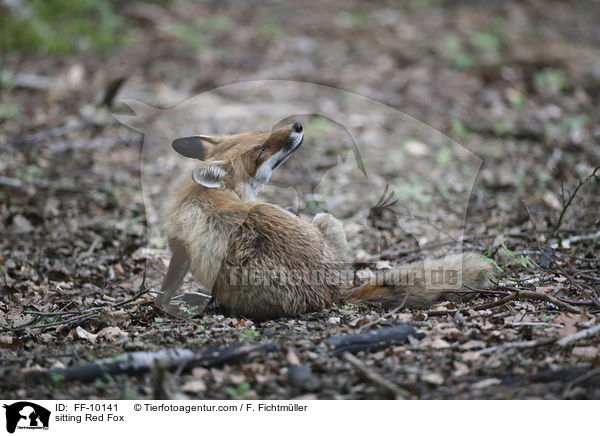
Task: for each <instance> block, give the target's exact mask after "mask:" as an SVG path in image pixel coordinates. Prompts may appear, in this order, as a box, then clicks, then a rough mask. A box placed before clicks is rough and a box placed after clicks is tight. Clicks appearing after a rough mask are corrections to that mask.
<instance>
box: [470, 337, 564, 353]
mask: <svg viewBox="0 0 600 436" xmlns="http://www.w3.org/2000/svg"><path fill="white" fill-rule="evenodd" d="M554 341H556V338H544V339H535V340H533V341H520V342H506V343H504V344H500V345H494V346H493V347H488V348H484V349H483V350H480V351H479V354H492V353H493V352H494V351H504V350H509V349H519V350H521V349H524V348H535V347H539V346H541V345H549V344H552V343H553V342H554Z"/></svg>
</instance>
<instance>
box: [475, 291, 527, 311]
mask: <svg viewBox="0 0 600 436" xmlns="http://www.w3.org/2000/svg"><path fill="white" fill-rule="evenodd" d="M516 298H517V294H512V295H509V296H508V297H504V298H502V299H500V300H498V301H494V302H492V303H486V304H481V305H479V306H475V307H474V308H473V309H475V310H486V309H491V308H493V307H498V306H504V305H505V304H506V303H508V302H510V301H513V300H515V299H516Z"/></svg>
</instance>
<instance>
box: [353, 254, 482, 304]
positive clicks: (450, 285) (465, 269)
mask: <svg viewBox="0 0 600 436" xmlns="http://www.w3.org/2000/svg"><path fill="white" fill-rule="evenodd" d="M482 257H483V256H482V255H480V254H477V253H462V254H452V255H449V256H446V257H443V258H441V259H426V260H424V261H418V262H413V263H409V264H407V265H402V266H399V267H397V268H394V269H391V270H379V271H377V274H376V276H375V278H373V279H372V280H370V281H369V282H368V283H365V284H363V285H360V286H358V287H356V288H353V289H351V290H349V293H348V295H347V296H346V299H347V300H348V301H358V302H364V303H377V304H383V305H384V306H388V307H397V306H399V305H401V304H402V303H404V307H411V308H423V307H428V306H430V305H431V304H433V303H435V302H437V301H440V300H444V299H449V300H456V294H452V291H457V290H465V289H467V288H466V287H465V286H464V285H465V284H466V285H468V286H469V287H471V288H478V289H481V287H484V286H486V282H487V279H488V277H490V276H491V275H492V272H493V267H492V265H491V264H490V263H488V262H485V261H484V260H482Z"/></svg>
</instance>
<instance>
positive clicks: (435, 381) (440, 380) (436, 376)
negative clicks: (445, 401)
mask: <svg viewBox="0 0 600 436" xmlns="http://www.w3.org/2000/svg"><path fill="white" fill-rule="evenodd" d="M421 380H423V381H424V382H426V383H430V384H432V385H441V384H444V377H443V376H442V374H440V373H438V372H431V373H429V374H425V375H423V376H422V377H421Z"/></svg>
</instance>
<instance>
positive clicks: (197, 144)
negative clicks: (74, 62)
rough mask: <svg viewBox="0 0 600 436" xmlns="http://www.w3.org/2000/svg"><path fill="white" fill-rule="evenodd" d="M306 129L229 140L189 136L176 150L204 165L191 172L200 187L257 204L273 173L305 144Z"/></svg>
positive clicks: (253, 133)
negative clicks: (232, 192) (255, 201)
mask: <svg viewBox="0 0 600 436" xmlns="http://www.w3.org/2000/svg"><path fill="white" fill-rule="evenodd" d="M303 140H304V129H303V127H302V124H300V123H299V122H296V123H294V124H289V125H287V126H284V127H282V128H280V129H277V130H274V131H272V132H270V133H262V132H259V131H251V132H246V133H239V134H237V135H230V136H204V135H197V136H188V137H184V138H178V139H175V140H174V141H173V143H172V146H173V149H174V150H175V151H177V152H178V153H179V154H181V155H183V156H185V157H189V158H194V159H199V160H201V161H203V162H202V164H201V165H200V166H198V167H197V168H196V169H195V170H194V171H193V172H192V179H193V180H194V181H195V182H196V183H197V184H199V185H201V186H204V187H206V188H212V189H231V190H234V191H235V192H237V193H238V195H240V197H241V198H242V200H254V198H255V197H256V195H257V194H258V192H259V191H260V190H261V188H262V187H263V186H264V185H265V184H267V183H268V182H269V180H270V179H271V175H272V174H273V172H274V171H275V170H276V169H277V168H279V167H280V166H281V164H283V163H284V162H285V161H286V160H287V159H288V158H289V157H290V156H291V155H292V154H293V153H294V152H295V151H296V150H297V149H298V147H300V145H301V144H302V141H303Z"/></svg>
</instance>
